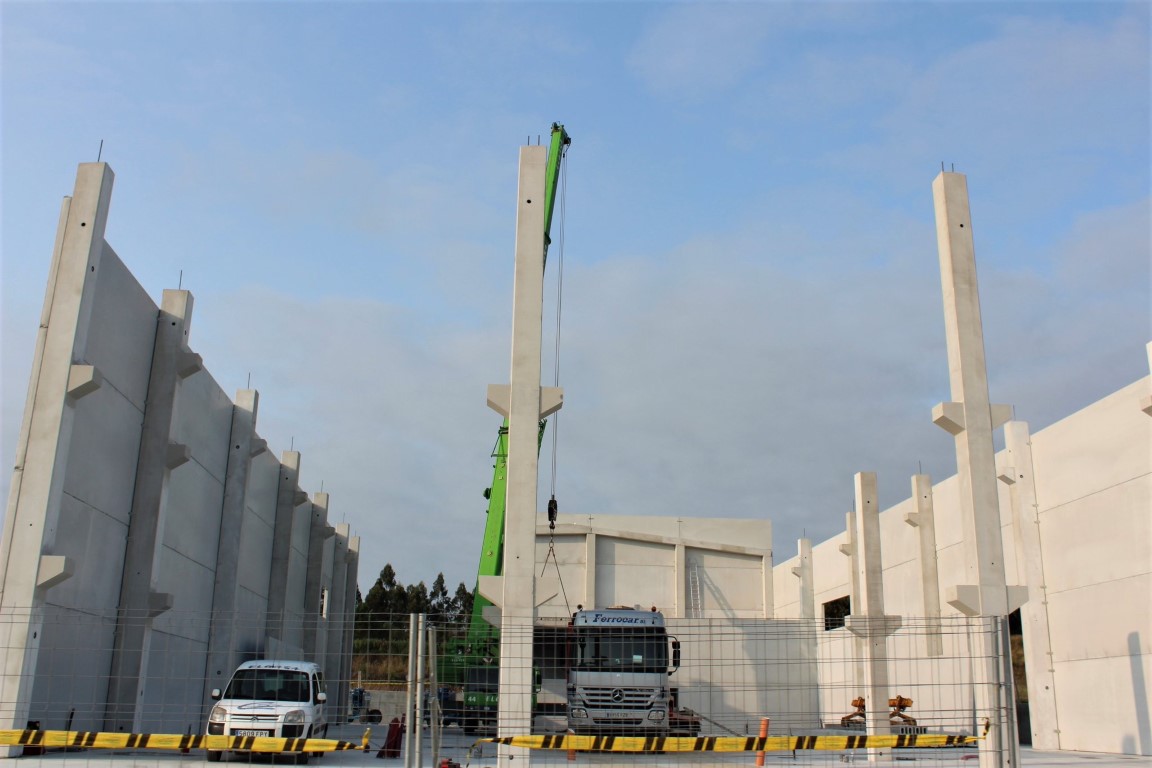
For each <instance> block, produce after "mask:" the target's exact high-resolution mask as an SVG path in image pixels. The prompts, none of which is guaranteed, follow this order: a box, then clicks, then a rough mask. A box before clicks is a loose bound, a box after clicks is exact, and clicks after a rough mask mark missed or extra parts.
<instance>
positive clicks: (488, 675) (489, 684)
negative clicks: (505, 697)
mask: <svg viewBox="0 0 1152 768" xmlns="http://www.w3.org/2000/svg"><path fill="white" fill-rule="evenodd" d="M467 687H468V690H470V691H477V692H480V693H496V692H497V691H499V690H500V667H471V668H470V669H469V670H468V686H467Z"/></svg>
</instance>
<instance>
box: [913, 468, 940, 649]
mask: <svg viewBox="0 0 1152 768" xmlns="http://www.w3.org/2000/svg"><path fill="white" fill-rule="evenodd" d="M912 499H913V501H915V503H916V511H915V512H909V513H908V514H906V515H904V522H905V523H907V524H908V525H911V526H913V527H914V528H915V529H916V530H917V532H918V533H919V534H920V558H919V559H920V589H921V603H920V605H921V612H922V613H923V616H924V633H925V634H924V642H925V651H926V652H927V654H928V655H929V656H943V655H944V638H943V637H941V635H940V570H939V565H938V562H937V557H936V513H935V508H934V507H933V504H932V478H931V477H930V476H928V475H912Z"/></svg>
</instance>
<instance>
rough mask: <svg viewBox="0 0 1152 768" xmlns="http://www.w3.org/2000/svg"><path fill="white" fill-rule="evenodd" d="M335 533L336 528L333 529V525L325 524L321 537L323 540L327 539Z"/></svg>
mask: <svg viewBox="0 0 1152 768" xmlns="http://www.w3.org/2000/svg"><path fill="white" fill-rule="evenodd" d="M335 535H336V529H335V528H333V527H332V526H330V525H326V526H324V535H323V537H322V538H324V539H325V540H327V539H330V538H332V537H333V536H335Z"/></svg>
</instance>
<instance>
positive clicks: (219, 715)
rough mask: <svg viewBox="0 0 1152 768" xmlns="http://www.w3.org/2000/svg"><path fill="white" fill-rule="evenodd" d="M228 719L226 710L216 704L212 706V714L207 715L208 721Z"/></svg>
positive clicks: (215, 721)
mask: <svg viewBox="0 0 1152 768" xmlns="http://www.w3.org/2000/svg"><path fill="white" fill-rule="evenodd" d="M227 719H228V710H226V709H224V707H222V706H220V705H219V704H217V705H216V706H214V707H212V714H210V715H208V722H210V723H223V722H225V721H226V720H227Z"/></svg>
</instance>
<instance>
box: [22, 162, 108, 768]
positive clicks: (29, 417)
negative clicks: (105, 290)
mask: <svg viewBox="0 0 1152 768" xmlns="http://www.w3.org/2000/svg"><path fill="white" fill-rule="evenodd" d="M113 178H114V176H113V173H112V169H111V168H109V167H108V166H107V165H106V164H104V163H84V164H82V165H81V166H80V168H79V170H78V172H77V174H76V186H75V188H74V191H73V194H72V196H71V197H66V198H65V199H64V202H63V204H62V205H61V208H60V219H59V223H58V225H57V230H56V241H55V244H54V247H53V251H52V265H51V267H50V272H49V275H48V287H47V290H46V293H45V296H44V307H43V310H42V312H41V315H40V329H39V331H38V332H37V336H36V345H35V352H34V357H33V361H32V372H31V377H30V380H29V383H28V395H27V399H26V401H25V406H24V419H23V422H22V423H21V425H20V435H19V438H18V441H17V444H16V456H15V459H16V462H15V467H14V469H13V472H12V484H11V487H10V489H9V494H8V507H7V514H6V515H5V518H4V537H3V539H2V540H0V568H2V569H3V573H2V577H0V615H2V616H3V620H4V622H5V624H6V625H7V629H6V632H7V637H8V640H7V642H5V644H4V648H3V651H2V654H3V663H4V675H3V677H2V678H0V728H4V729H12V728H24V727H25V726H26V725H27V723H28V713H29V704H30V699H31V697H32V685H33V681H34V680H35V676H36V663H37V659H38V656H39V651H40V638H41V636H42V635H43V632H42V624H43V606H44V597H45V592H47V590H49V589H51V588H52V587H53V586H54V585H56V584H58V583H60V582H62V581H64V580H66V579H67V578H68V577H69V576H70V575H71V574H72V572H73V570H74V568H75V563H72V562H69V561H68V560H67V558H65V557H64V556H63V555H56V554H53V548H54V546H55V532H56V528H57V525H58V522H59V516H60V502H61V496H62V494H63V488H64V477H65V474H66V473H67V469H68V459H69V455H68V452H69V446H70V444H71V441H72V440H71V436H72V424H73V409H74V408H75V407H78V405H79V403H80V398H82V397H83V396H84V395H85V394H87V393H88V392H91V391H93V390H94V389H95V388H96V387H98V386H99V384H100V373H99V371H98V370H97V369H96V368H95V367H93V366H92V365H89V364H87V363H86V362H85V361H86V360H87V358H88V327H89V321H90V318H91V316H92V306H93V298H94V293H95V290H96V279H97V276H98V275H99V273H100V268H101V257H102V255H103V252H104V231H105V227H106V225H107V221H108V209H109V205H110V203H111V199H112V183H113ZM4 752H10V750H4V749H0V754H3V753H4Z"/></svg>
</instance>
